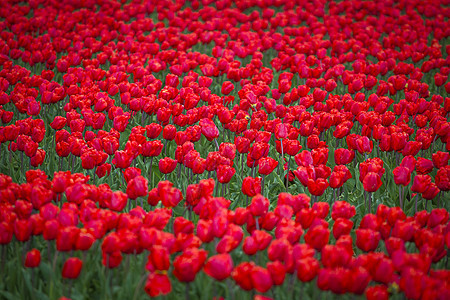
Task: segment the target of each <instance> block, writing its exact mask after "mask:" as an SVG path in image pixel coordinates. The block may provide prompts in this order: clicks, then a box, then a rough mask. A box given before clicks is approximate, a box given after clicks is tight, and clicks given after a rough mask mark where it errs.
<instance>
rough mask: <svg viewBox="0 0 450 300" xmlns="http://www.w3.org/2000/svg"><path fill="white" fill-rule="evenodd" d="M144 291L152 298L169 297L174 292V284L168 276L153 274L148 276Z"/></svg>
mask: <svg viewBox="0 0 450 300" xmlns="http://www.w3.org/2000/svg"><path fill="white" fill-rule="evenodd" d="M144 290H145V292H146V293H147V294H148V295H149V296H150V297H157V296H159V295H167V294H169V293H170V292H171V291H172V284H171V283H170V279H169V277H168V276H167V274H160V273H157V272H152V273H150V274H148V277H147V281H146V283H145V287H144Z"/></svg>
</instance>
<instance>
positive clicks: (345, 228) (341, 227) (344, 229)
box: [333, 218, 353, 239]
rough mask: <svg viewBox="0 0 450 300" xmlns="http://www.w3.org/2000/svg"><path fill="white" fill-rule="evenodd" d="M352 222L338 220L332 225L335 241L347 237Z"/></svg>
mask: <svg viewBox="0 0 450 300" xmlns="http://www.w3.org/2000/svg"><path fill="white" fill-rule="evenodd" d="M352 228H353V222H352V221H350V220H348V219H343V218H338V219H336V220H335V222H334V224H333V236H334V238H335V239H338V238H339V237H341V236H343V235H348V234H350V232H351V231H352Z"/></svg>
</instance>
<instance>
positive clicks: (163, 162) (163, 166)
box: [158, 157, 177, 174]
mask: <svg viewBox="0 0 450 300" xmlns="http://www.w3.org/2000/svg"><path fill="white" fill-rule="evenodd" d="M158 167H159V171H160V172H161V173H163V174H170V173H172V172H173V170H175V168H176V167H177V161H176V160H174V159H172V158H170V157H165V158H161V159H160V160H159V163H158Z"/></svg>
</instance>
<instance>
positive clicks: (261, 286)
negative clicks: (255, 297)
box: [250, 266, 284, 293]
mask: <svg viewBox="0 0 450 300" xmlns="http://www.w3.org/2000/svg"><path fill="white" fill-rule="evenodd" d="M283 275H284V274H283ZM250 278H251V281H252V285H253V287H254V288H255V289H256V290H257V291H258V292H260V293H265V292H267V291H268V290H270V288H271V287H272V285H273V281H272V276H271V274H270V272H269V270H268V269H265V268H263V267H260V266H254V267H253V269H252V271H251V273H250Z"/></svg>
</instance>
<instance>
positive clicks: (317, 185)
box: [307, 178, 328, 196]
mask: <svg viewBox="0 0 450 300" xmlns="http://www.w3.org/2000/svg"><path fill="white" fill-rule="evenodd" d="M307 187H308V191H309V192H310V193H311V195H314V196H322V195H323V193H324V192H325V190H326V189H327V187H328V182H327V181H326V180H325V179H323V178H318V179H316V180H313V179H308V184H307Z"/></svg>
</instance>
